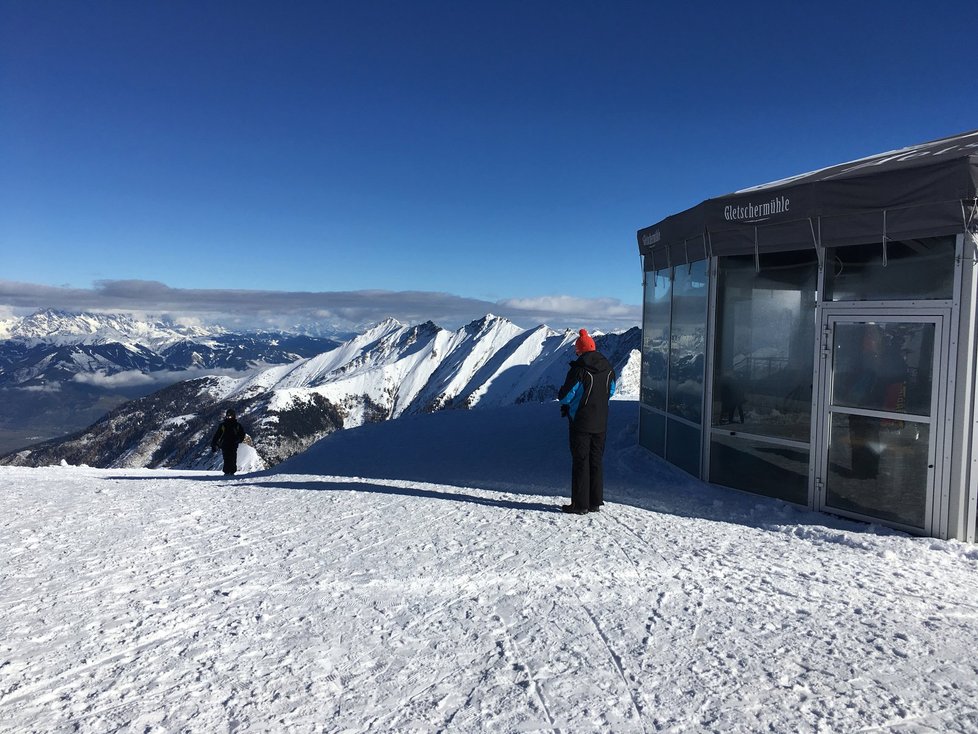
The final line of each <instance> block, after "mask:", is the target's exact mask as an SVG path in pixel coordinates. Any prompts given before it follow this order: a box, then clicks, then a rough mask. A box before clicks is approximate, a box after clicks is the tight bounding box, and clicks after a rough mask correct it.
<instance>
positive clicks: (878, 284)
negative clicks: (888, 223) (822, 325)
mask: <svg viewBox="0 0 978 734" xmlns="http://www.w3.org/2000/svg"><path fill="white" fill-rule="evenodd" d="M825 262H826V265H825V291H826V297H827V299H828V300H832V301H887V300H910V299H920V298H923V299H934V298H951V297H952V295H953V289H954V238H953V237H935V238H930V239H922V240H907V241H891V242H887V245H886V265H885V266H884V265H883V243H882V242H879V243H874V244H869V245H855V246H852V247H832V248H828V249H827V250H826V261H825Z"/></svg>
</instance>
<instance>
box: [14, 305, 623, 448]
mask: <svg viewBox="0 0 978 734" xmlns="http://www.w3.org/2000/svg"><path fill="white" fill-rule="evenodd" d="M576 337H577V334H576V332H572V331H567V332H558V331H554V330H552V329H550V328H548V327H546V326H540V327H537V328H535V329H531V330H524V329H522V328H520V327H518V326H516V325H515V324H513V323H512V322H510V321H508V320H506V319H504V318H500V317H497V316H493V315H488V316H486V317H485V318H483V319H480V320H478V321H474V322H472V323H470V324H468V325H466V326H464V327H462V328H461V329H458V330H456V331H448V330H445V329H442V328H441V327H438V326H437V325H435V324H433V323H431V322H426V323H424V324H420V325H416V326H405V325H402V324H399V323H398V322H396V321H394V320H387V321H385V322H383V323H381V324H378V325H377V326H375V327H373V328H371V329H369V330H367V331H366V332H364V333H363V334H361V335H359V336H356V337H354V338H353V339H351V340H349V341H347V342H345V343H343V344H341V345H340V346H338V347H337V348H335V349H333V350H330V351H329V352H325V353H323V354H320V355H317V356H315V357H312V358H309V359H303V360H299V361H297V362H294V363H292V364H288V365H280V366H275V367H270V368H268V369H265V370H262V371H261V372H258V373H257V374H253V375H250V376H247V377H242V378H233V377H216V376H212V377H206V378H201V379H198V380H192V381H188V382H185V383H180V384H178V385H173V386H171V387H169V388H166V389H164V390H162V391H160V392H158V393H154V394H153V395H150V396H147V397H145V398H141V399H139V400H134V401H132V402H131V403H128V404H126V405H124V406H121V407H120V408H118V409H116V410H115V411H113V412H112V413H110V414H109V415H108V416H107V417H106V418H105V419H104V420H102V421H99V422H98V423H96V424H95V425H93V426H91V427H90V428H89V429H86V430H85V431H82V432H80V433H79V434H76V435H75V436H73V437H69V438H68V439H66V440H63V441H54V442H49V443H47V444H42V445H39V446H36V447H31V448H30V449H27V450H24V451H21V452H18V453H17V454H13V455H8V456H6V457H3V458H2V459H0V463H13V464H25V465H44V464H50V463H57V462H59V461H61V460H64V461H67V462H68V463H85V464H89V465H92V466H104V467H135V466H150V467H159V466H170V467H200V466H205V465H208V461H209V456H208V451H209V448H208V444H209V441H210V436H211V432H212V431H213V429H214V427H215V426H216V425H217V422H218V420H219V418H220V415H221V413H222V412H223V410H224V409H225V408H226V407H228V406H233V407H235V408H236V409H237V410H238V412H239V415H240V416H241V420H242V422H243V423H245V425H246V426H247V427H248V429H249V432H250V433H251V434H252V436H253V437H254V442H255V447H256V449H257V450H258V452H259V455H260V456H261V457H262V459H263V460H264V461H265V462H266V464H269V465H272V464H275V463H278V462H280V461H282V460H284V459H286V458H288V457H289V456H292V455H294V454H297V453H300V452H301V451H304V450H305V449H306V448H308V447H309V446H310V445H311V444H312V443H314V442H315V441H316V440H318V439H319V438H321V437H323V436H325V435H328V434H329V433H331V432H333V431H336V430H340V429H343V428H351V427H355V426H359V425H362V424H363V423H367V422H373V421H380V420H388V419H396V418H398V417H400V416H402V415H408V414H417V413H425V412H432V411H436V410H444V409H453V408H461V409H467V408H479V407H483V406H499V405H506V404H512V403H520V402H528V401H534V402H540V401H545V400H552V399H554V398H555V397H556V393H557V389H558V388H559V386H560V384H561V382H562V381H563V378H564V375H565V374H566V372H567V366H568V363H569V362H570V361H571V360H572V359H573V358H574V351H573V342H574V340H575V339H576ZM594 337H595V342H596V343H597V345H598V349H599V350H601V351H602V352H603V353H604V354H605V355H606V356H607V357H608V359H609V360H610V361H611V363H612V364H613V365H614V366H615V369H616V371H617V372H618V373H619V383H620V386H621V393H622V394H628V395H633V396H634V395H636V394H637V392H638V373H639V356H638V355H639V352H638V349H639V344H640V331H639V329H638V328H633V329H630V330H629V331H626V332H623V333H620V334H595V335H594Z"/></svg>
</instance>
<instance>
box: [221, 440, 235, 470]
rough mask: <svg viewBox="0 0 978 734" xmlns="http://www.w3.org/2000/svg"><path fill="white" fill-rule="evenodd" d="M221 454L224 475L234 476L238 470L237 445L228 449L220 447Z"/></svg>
mask: <svg viewBox="0 0 978 734" xmlns="http://www.w3.org/2000/svg"><path fill="white" fill-rule="evenodd" d="M221 453H222V454H224V473H225V474H234V473H235V472H236V471H237V470H238V447H237V445H234V446H232V447H230V448H228V447H227V446H222V447H221Z"/></svg>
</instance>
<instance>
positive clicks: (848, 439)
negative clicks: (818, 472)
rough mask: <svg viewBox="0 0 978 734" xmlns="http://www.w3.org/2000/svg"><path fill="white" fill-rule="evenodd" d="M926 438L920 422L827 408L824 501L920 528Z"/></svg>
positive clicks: (925, 428) (924, 493) (927, 431)
mask: <svg viewBox="0 0 978 734" xmlns="http://www.w3.org/2000/svg"><path fill="white" fill-rule="evenodd" d="M929 442H930V427H929V426H928V425H927V424H926V423H914V422H912V421H887V420H885V419H883V418H873V417H868V416H859V415H845V414H840V413H833V414H832V437H831V443H830V445H829V470H828V477H827V481H826V495H825V499H826V504H827V505H828V506H829V507H831V508H835V509H838V510H845V511H848V512H854V513H858V514H860V515H866V516H868V517H875V518H878V519H880V520H887V521H890V522H897V523H902V524H904V525H909V526H911V527H915V528H923V527H924V521H925V511H926V508H925V503H926V500H927V483H928V479H929V477H928V471H929V470H928V457H929Z"/></svg>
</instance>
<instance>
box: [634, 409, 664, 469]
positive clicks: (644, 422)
mask: <svg viewBox="0 0 978 734" xmlns="http://www.w3.org/2000/svg"><path fill="white" fill-rule="evenodd" d="M638 443H639V445H640V446H644V447H645V448H647V449H648V450H649V451H651V452H653V453H654V454H657V455H659V456H662V457H665V455H666V415H665V413H656V412H655V411H652V410H648V409H647V408H646V407H645V406H644V405H642V406H639V424H638Z"/></svg>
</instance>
